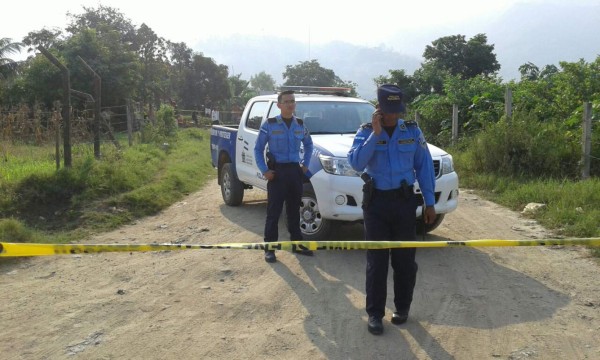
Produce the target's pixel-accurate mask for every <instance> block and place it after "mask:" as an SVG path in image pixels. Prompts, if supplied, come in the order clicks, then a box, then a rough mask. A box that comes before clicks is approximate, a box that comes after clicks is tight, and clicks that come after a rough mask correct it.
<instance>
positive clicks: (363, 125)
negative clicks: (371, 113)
mask: <svg viewBox="0 0 600 360" xmlns="http://www.w3.org/2000/svg"><path fill="white" fill-rule="evenodd" d="M360 128H361V129H372V128H373V124H371V123H366V124H361V125H360Z"/></svg>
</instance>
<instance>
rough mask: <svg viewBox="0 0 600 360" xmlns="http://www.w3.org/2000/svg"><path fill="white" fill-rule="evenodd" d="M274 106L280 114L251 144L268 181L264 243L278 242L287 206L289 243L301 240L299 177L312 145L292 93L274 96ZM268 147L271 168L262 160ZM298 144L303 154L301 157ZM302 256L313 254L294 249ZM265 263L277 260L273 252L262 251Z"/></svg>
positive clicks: (304, 171) (263, 126)
mask: <svg viewBox="0 0 600 360" xmlns="http://www.w3.org/2000/svg"><path fill="white" fill-rule="evenodd" d="M277 107H278V108H279V109H280V110H281V115H278V116H276V117H273V118H269V119H267V121H265V122H264V123H263V124H262V125H261V127H260V131H259V133H258V138H257V139H256V144H255V145H254V158H255V159H256V166H257V167H258V169H259V170H260V172H261V173H262V174H263V176H264V177H265V178H266V179H267V181H268V182H267V220H266V222H265V238H264V239H265V242H273V241H277V240H278V237H279V234H278V223H279V216H280V215H281V211H282V210H283V203H284V202H285V205H286V214H287V225H288V231H289V232H290V240H302V233H301V232H300V202H301V200H302V177H303V173H306V172H307V171H308V165H309V162H310V158H311V156H312V152H313V142H312V138H311V136H310V133H309V132H308V129H307V128H306V126H304V123H303V121H302V119H300V118H297V117H295V116H294V111H295V110H296V99H295V96H294V92H293V91H283V92H281V93H280V94H279V95H278V96H277ZM267 144H268V145H269V155H270V156H271V157H272V160H271V162H272V163H271V166H267V163H266V162H265V159H264V151H265V147H266V145H267ZM300 144H303V145H304V155H303V158H302V159H301V158H300ZM294 251H295V252H298V253H301V254H303V255H309V256H310V255H312V254H313V253H312V251H311V250H306V249H302V250H294ZM265 261H266V262H269V263H273V262H276V261H277V257H276V256H275V251H274V250H269V251H266V252H265Z"/></svg>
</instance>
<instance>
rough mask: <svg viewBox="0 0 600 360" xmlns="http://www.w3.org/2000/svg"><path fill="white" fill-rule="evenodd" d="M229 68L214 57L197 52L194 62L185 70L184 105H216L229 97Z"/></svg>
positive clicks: (182, 97) (182, 94)
mask: <svg viewBox="0 0 600 360" xmlns="http://www.w3.org/2000/svg"><path fill="white" fill-rule="evenodd" d="M227 77H228V70H227V66H225V65H218V64H217V63H216V62H215V61H214V60H213V59H212V58H209V57H204V56H203V55H202V54H195V55H194V56H193V57H192V62H191V64H190V66H189V67H188V68H186V70H185V76H184V82H183V86H182V88H181V100H182V102H183V106H184V107H188V108H190V107H192V106H195V105H197V104H204V105H206V106H207V107H212V106H216V105H217V104H218V103H219V102H221V101H223V100H226V99H229V98H230V97H231V95H230V93H229V83H228V81H227Z"/></svg>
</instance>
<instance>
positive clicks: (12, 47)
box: [0, 38, 23, 80]
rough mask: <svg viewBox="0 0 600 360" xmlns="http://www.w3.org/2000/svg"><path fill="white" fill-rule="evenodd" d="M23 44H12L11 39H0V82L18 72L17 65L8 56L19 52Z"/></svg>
mask: <svg viewBox="0 0 600 360" xmlns="http://www.w3.org/2000/svg"><path fill="white" fill-rule="evenodd" d="M22 47H23V44H21V43H18V42H12V39H9V38H1V39H0V80H1V79H6V78H7V77H9V76H11V75H14V74H16V73H17V71H18V65H19V64H18V63H17V62H16V61H14V60H12V59H10V58H9V57H8V56H9V55H12V54H16V53H19V52H21V48H22Z"/></svg>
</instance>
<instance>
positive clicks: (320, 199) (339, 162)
mask: <svg viewBox="0 0 600 360" xmlns="http://www.w3.org/2000/svg"><path fill="white" fill-rule="evenodd" d="M286 89H291V90H295V95H296V96H295V97H296V113H295V115H296V116H297V117H299V118H301V119H303V120H304V124H305V125H306V127H307V128H308V129H309V131H310V133H311V135H312V139H313V143H314V150H313V154H312V158H311V161H310V166H309V171H310V172H311V173H312V176H311V177H310V178H305V183H304V192H303V195H302V202H301V205H300V209H299V211H300V227H301V230H302V235H303V237H304V239H305V240H326V239H327V238H328V236H329V234H330V231H331V229H332V227H333V226H334V225H336V224H340V223H343V222H357V221H362V219H363V213H362V208H361V204H362V186H363V181H362V180H361V178H360V173H357V172H356V171H354V170H353V169H352V167H351V166H350V164H349V163H348V160H347V153H348V150H349V149H350V146H351V145H352V142H353V140H354V136H355V134H356V131H357V130H358V128H359V127H360V125H361V124H362V123H367V122H369V121H370V120H371V114H372V113H373V111H374V110H375V107H374V106H373V104H371V103H370V102H368V101H366V100H363V99H359V98H355V97H350V96H347V95H346V94H347V91H346V90H347V89H344V88H312V87H287V88H286ZM279 113H280V111H279V108H278V107H277V95H262V96H257V97H254V98H252V99H250V101H248V104H247V105H246V107H245V109H244V112H243V113H242V117H241V120H240V124H239V126H238V125H235V126H227V125H213V126H212V128H211V144H210V146H211V155H212V165H213V166H214V167H216V168H217V170H218V183H219V185H220V186H221V193H222V195H223V200H224V201H225V203H226V204H227V205H230V206H239V205H241V204H242V200H243V197H244V189H250V188H253V187H257V188H259V189H262V190H265V191H266V188H267V181H266V179H265V178H264V177H263V175H262V174H261V172H260V170H258V168H257V167H256V162H255V161H254V144H255V142H256V138H257V136H258V131H259V128H260V125H261V124H262V122H263V121H266V119H267V118H270V117H274V116H276V115H279ZM429 150H430V152H431V155H432V157H433V164H434V168H435V174H436V184H435V201H436V203H435V210H436V213H437V214H438V215H437V219H436V221H435V222H434V223H433V224H428V225H426V224H423V222H422V221H421V214H422V209H421V206H419V207H418V209H417V217H418V224H417V228H418V230H419V231H420V232H422V231H425V232H429V231H431V230H433V229H435V228H436V227H437V226H438V225H439V224H440V223H441V222H442V220H443V219H444V215H445V214H447V213H449V212H451V211H453V210H455V209H456V207H457V205H458V176H457V174H456V172H455V171H454V166H453V163H452V156H450V155H449V154H448V153H447V152H445V151H444V150H442V149H440V148H438V147H436V146H433V145H431V144H429ZM300 151H301V153H302V152H303V150H302V149H301V150H300ZM300 158H302V155H301V156H300ZM415 185H416V186H415V191H416V192H417V193H420V190H419V188H418V184H415Z"/></svg>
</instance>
